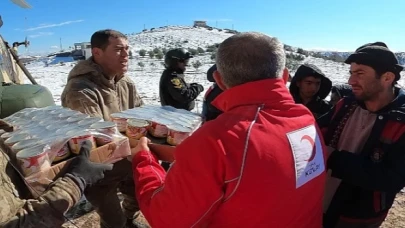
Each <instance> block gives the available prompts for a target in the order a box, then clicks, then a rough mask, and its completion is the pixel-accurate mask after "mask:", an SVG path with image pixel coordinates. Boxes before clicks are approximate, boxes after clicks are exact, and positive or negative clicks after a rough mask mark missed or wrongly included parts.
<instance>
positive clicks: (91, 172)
mask: <svg viewBox="0 0 405 228" xmlns="http://www.w3.org/2000/svg"><path fill="white" fill-rule="evenodd" d="M91 148H92V144H91V142H90V141H89V140H86V141H84V142H83V144H82V147H81V148H80V153H79V156H77V157H76V158H75V159H74V160H73V161H72V163H70V166H69V168H68V171H67V174H71V175H72V176H74V177H76V178H78V179H80V180H81V181H83V182H84V187H90V186H92V185H94V184H95V183H97V182H98V181H99V180H101V179H103V178H104V172H105V171H107V170H112V168H113V165H112V164H101V163H94V162H91V161H90V160H89V155H90V151H91Z"/></svg>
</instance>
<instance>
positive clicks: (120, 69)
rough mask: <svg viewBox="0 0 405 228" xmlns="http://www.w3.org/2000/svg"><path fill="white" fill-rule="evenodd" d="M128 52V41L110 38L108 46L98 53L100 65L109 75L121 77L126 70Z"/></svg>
mask: <svg viewBox="0 0 405 228" xmlns="http://www.w3.org/2000/svg"><path fill="white" fill-rule="evenodd" d="M128 52H129V46H128V40H126V39H125V38H113V37H110V38H109V44H108V46H107V47H106V48H105V50H101V51H100V55H99V60H100V62H101V63H100V64H101V65H102V67H103V68H104V70H105V71H107V72H108V73H109V74H114V75H122V74H124V73H125V72H126V71H127V70H128Z"/></svg>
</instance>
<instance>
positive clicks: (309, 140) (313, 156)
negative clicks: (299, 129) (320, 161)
mask: <svg viewBox="0 0 405 228" xmlns="http://www.w3.org/2000/svg"><path fill="white" fill-rule="evenodd" d="M302 140H307V141H308V142H309V143H310V144H311V146H312V148H313V149H312V153H311V156H309V158H308V160H306V161H309V162H310V161H312V160H314V158H315V155H316V145H315V141H314V140H313V139H312V138H311V137H310V136H309V135H304V136H302V138H301V142H302Z"/></svg>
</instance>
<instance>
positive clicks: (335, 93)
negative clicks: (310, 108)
mask: <svg viewBox="0 0 405 228" xmlns="http://www.w3.org/2000/svg"><path fill="white" fill-rule="evenodd" d="M348 96H353V92H352V87H351V86H350V85H349V84H337V85H334V86H332V91H331V95H330V101H329V104H330V105H332V106H334V105H336V104H337V103H338V101H340V99H342V98H344V97H348Z"/></svg>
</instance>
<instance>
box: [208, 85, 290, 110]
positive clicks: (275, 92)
mask: <svg viewBox="0 0 405 228" xmlns="http://www.w3.org/2000/svg"><path fill="white" fill-rule="evenodd" d="M284 102H289V103H294V100H293V98H292V96H291V94H290V92H289V91H288V89H287V87H286V85H285V82H284V80H283V79H264V80H259V81H254V82H248V83H245V84H242V85H238V86H235V87H232V88H230V89H227V90H225V91H224V92H222V93H221V94H220V95H219V96H218V97H217V98H215V100H214V101H213V102H212V104H213V105H214V106H215V107H217V108H218V109H220V110H222V111H224V112H226V111H229V110H231V109H233V108H235V107H238V106H246V105H261V104H266V107H267V108H271V107H277V105H279V104H280V103H284Z"/></svg>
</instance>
